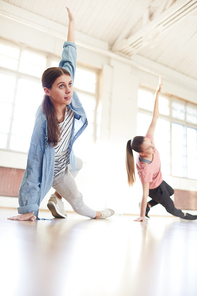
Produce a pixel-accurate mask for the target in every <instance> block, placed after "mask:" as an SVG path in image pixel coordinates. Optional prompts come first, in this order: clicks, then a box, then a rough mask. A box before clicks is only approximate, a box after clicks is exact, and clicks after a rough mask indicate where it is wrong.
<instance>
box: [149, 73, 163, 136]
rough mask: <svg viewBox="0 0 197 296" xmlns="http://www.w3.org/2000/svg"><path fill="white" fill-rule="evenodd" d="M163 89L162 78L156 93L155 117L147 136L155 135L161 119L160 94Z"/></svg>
mask: <svg viewBox="0 0 197 296" xmlns="http://www.w3.org/2000/svg"><path fill="white" fill-rule="evenodd" d="M161 87H162V79H161V77H159V84H158V87H157V89H156V92H155V104H154V110H153V117H152V121H151V124H150V126H149V129H148V131H147V135H151V136H153V135H154V132H155V127H156V123H157V120H158V118H159V93H160V91H161Z"/></svg>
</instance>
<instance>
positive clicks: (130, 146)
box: [126, 136, 144, 186]
mask: <svg viewBox="0 0 197 296" xmlns="http://www.w3.org/2000/svg"><path fill="white" fill-rule="evenodd" d="M143 142H144V137H142V136H137V137H135V138H133V139H132V140H129V141H128V142H127V147H126V169H127V177H128V184H129V186H133V184H134V183H135V180H136V178H135V163H134V155H133V150H134V151H136V152H142V149H141V145H142V143H143Z"/></svg>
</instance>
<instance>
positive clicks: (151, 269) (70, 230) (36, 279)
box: [0, 208, 197, 296]
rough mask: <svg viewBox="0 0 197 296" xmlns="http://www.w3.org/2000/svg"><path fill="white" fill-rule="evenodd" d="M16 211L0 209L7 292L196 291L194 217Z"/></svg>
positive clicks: (147, 294) (82, 295) (31, 295)
mask: <svg viewBox="0 0 197 296" xmlns="http://www.w3.org/2000/svg"><path fill="white" fill-rule="evenodd" d="M14 214H16V211H14V210H11V209H3V208H1V209H0V270H1V274H0V279H1V286H0V291H1V295H2V296H183V295H184V296H196V295H197V221H184V220H181V219H179V218H175V217H151V219H150V220H149V221H147V222H145V223H138V222H134V221H133V220H134V218H135V217H134V216H114V217H112V218H110V219H108V220H91V219H88V218H85V217H82V216H79V215H77V214H68V218H67V220H64V219H52V220H40V221H36V222H18V221H9V220H7V217H9V216H12V215H14ZM40 216H42V217H45V218H51V215H50V213H48V212H41V214H40Z"/></svg>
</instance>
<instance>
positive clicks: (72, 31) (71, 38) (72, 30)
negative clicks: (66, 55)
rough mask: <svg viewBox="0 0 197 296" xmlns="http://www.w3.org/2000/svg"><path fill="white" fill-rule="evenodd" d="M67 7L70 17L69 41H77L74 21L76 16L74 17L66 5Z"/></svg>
mask: <svg viewBox="0 0 197 296" xmlns="http://www.w3.org/2000/svg"><path fill="white" fill-rule="evenodd" d="M66 9H67V11H68V18H69V24H68V35H67V41H70V42H72V43H75V21H74V17H73V14H72V13H71V11H70V9H69V8H68V7H66Z"/></svg>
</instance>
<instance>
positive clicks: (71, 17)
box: [66, 7, 74, 22]
mask: <svg viewBox="0 0 197 296" xmlns="http://www.w3.org/2000/svg"><path fill="white" fill-rule="evenodd" d="M66 9H67V11H68V18H69V21H70V22H71V21H74V17H73V14H72V13H71V11H70V9H69V8H68V7H66Z"/></svg>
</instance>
